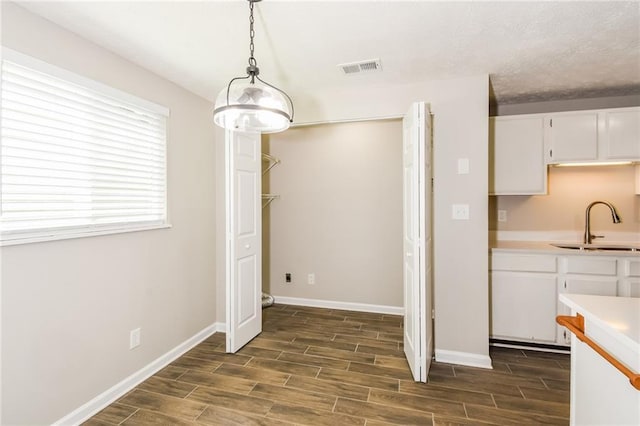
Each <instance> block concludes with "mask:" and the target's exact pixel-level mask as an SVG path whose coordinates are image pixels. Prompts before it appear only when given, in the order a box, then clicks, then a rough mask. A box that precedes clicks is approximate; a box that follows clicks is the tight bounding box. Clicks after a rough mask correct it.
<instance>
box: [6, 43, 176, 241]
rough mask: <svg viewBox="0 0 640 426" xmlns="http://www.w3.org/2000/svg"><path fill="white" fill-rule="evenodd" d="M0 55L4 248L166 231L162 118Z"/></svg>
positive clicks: (158, 111) (103, 90)
mask: <svg viewBox="0 0 640 426" xmlns="http://www.w3.org/2000/svg"><path fill="white" fill-rule="evenodd" d="M6 53H7V50H3V61H2V80H1V82H2V87H1V92H2V96H1V100H2V106H1V114H2V118H1V125H0V131H1V135H0V136H1V141H0V144H1V150H0V171H1V176H0V178H1V185H0V186H1V193H0V196H1V203H0V206H1V207H0V208H1V211H0V239H1V240H2V241H3V242H7V241H16V240H21V239H25V238H26V239H34V238H35V239H36V240H37V239H38V238H45V239H48V238H46V237H52V236H54V237H55V236H60V237H62V238H65V237H69V236H77V234H90V235H92V234H95V233H100V232H103V233H104V232H107V231H123V230H130V229H140V228H144V227H153V226H158V225H163V224H166V218H167V213H166V117H167V115H168V110H166V109H165V108H163V107H160V106H157V105H155V104H151V103H149V102H147V101H144V100H141V99H137V98H134V97H132V96H131V95H128V94H126V93H122V92H119V91H117V90H115V89H112V88H110V87H106V86H104V85H101V84H99V83H96V82H94V81H91V80H87V79H84V78H83V77H80V76H77V75H74V74H71V73H69V72H67V71H64V70H61V69H58V68H55V67H52V66H50V65H47V64H44V63H42V62H40V61H37V60H35V59H33V58H30V57H26V56H24V55H21V54H17V52H11V51H9V53H10V54H9V55H7V54H6Z"/></svg>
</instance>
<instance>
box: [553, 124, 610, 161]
mask: <svg viewBox="0 0 640 426" xmlns="http://www.w3.org/2000/svg"><path fill="white" fill-rule="evenodd" d="M546 121H547V123H548V135H549V138H548V140H549V160H550V161H549V163H561V162H578V161H595V160H597V159H598V114H597V113H596V112H571V113H558V114H554V115H551V116H549V117H548V118H547V120H546Z"/></svg>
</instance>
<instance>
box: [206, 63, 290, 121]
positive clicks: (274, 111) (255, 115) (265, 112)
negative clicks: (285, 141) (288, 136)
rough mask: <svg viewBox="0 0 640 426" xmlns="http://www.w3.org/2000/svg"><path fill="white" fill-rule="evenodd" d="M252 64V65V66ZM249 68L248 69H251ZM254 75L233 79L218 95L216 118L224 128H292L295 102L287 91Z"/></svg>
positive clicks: (214, 117) (214, 116)
mask: <svg viewBox="0 0 640 426" xmlns="http://www.w3.org/2000/svg"><path fill="white" fill-rule="evenodd" d="M249 68H251V67H249ZM249 68H247V69H249ZM251 77H252V76H247V77H244V78H243V79H242V80H241V81H240V82H235V81H234V80H236V79H234V80H232V81H231V83H230V84H229V86H227V87H226V88H224V89H223V90H222V91H221V92H220V94H219V95H218V97H217V98H216V105H215V109H214V110H213V120H214V122H215V123H216V124H217V125H218V126H220V127H224V128H225V129H231V130H242V131H247V132H261V133H275V132H282V131H284V130H287V129H288V128H289V125H290V123H291V122H292V121H293V104H291V107H289V103H290V102H291V101H290V100H289V99H288V96H287V95H286V94H283V92H281V91H280V90H278V89H276V88H274V87H272V86H269V85H267V84H264V83H263V82H262V81H261V80H259V79H258V81H256V82H255V83H252V82H251V80H252V79H253V78H251Z"/></svg>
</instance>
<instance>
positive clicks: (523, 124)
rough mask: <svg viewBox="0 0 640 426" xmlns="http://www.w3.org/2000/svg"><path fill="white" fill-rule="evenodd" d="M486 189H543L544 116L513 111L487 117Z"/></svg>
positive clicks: (525, 191)
mask: <svg viewBox="0 0 640 426" xmlns="http://www.w3.org/2000/svg"><path fill="white" fill-rule="evenodd" d="M489 144H490V149H489V170H490V173H489V193H490V194H491V195H533V194H546V193H547V166H546V164H545V156H544V116H543V115H538V114H536V115H516V116H504V117H491V118H490V119H489Z"/></svg>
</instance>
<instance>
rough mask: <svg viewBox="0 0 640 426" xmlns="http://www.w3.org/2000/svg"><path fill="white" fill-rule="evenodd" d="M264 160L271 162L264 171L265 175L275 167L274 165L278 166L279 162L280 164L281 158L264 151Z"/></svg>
mask: <svg viewBox="0 0 640 426" xmlns="http://www.w3.org/2000/svg"><path fill="white" fill-rule="evenodd" d="M262 161H266V162H268V163H269V164H268V165H267V168H266V169H264V170H263V171H262V175H263V176H264V175H266V174H267V173H268V172H269V170H271V169H273V167H274V166H276V165H277V164H280V159H279V158H276V157H274V156H273V155H269V154H265V153H262Z"/></svg>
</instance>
